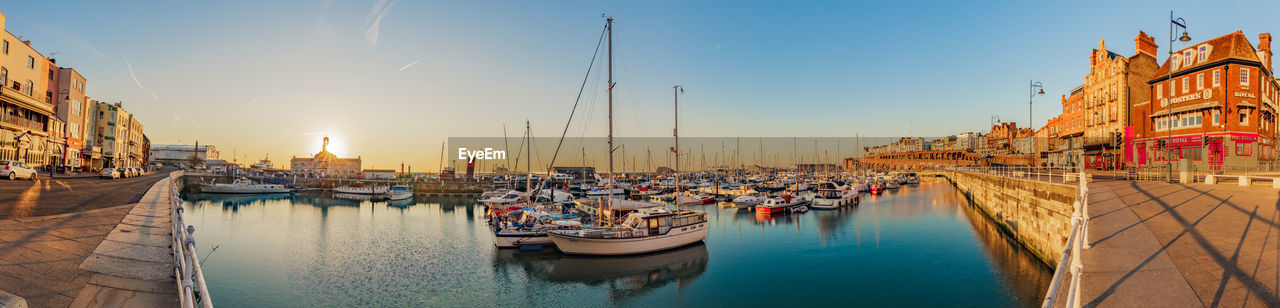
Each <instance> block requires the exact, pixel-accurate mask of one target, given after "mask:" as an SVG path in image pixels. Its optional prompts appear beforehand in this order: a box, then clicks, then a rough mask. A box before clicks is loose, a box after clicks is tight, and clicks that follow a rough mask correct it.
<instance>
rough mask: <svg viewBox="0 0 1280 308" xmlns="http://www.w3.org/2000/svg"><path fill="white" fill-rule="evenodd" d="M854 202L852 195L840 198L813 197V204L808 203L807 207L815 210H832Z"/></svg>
mask: <svg viewBox="0 0 1280 308" xmlns="http://www.w3.org/2000/svg"><path fill="white" fill-rule="evenodd" d="M856 203H857V202H856V200H855V199H854V198H852V197H845V198H840V199H825V198H814V199H813V204H810V205H809V207H810V208H813V209H815V210H834V209H837V208H840V207H842V206H848V205H854V204H856Z"/></svg>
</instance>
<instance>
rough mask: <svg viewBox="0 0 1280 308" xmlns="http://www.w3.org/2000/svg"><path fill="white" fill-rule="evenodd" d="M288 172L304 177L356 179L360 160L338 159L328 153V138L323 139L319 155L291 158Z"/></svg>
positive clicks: (357, 158) (358, 173)
mask: <svg viewBox="0 0 1280 308" xmlns="http://www.w3.org/2000/svg"><path fill="white" fill-rule="evenodd" d="M289 170H290V172H293V174H295V175H298V176H305V177H340V178H341V177H356V176H359V175H360V170H361V158H360V157H356V158H340V157H338V156H337V155H334V154H333V153H329V137H324V144H323V145H322V146H321V148H320V153H316V155H314V156H312V157H293V158H292V159H290V160H289Z"/></svg>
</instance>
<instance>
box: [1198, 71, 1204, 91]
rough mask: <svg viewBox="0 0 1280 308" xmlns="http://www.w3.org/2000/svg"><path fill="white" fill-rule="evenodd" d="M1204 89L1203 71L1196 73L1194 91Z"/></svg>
mask: <svg viewBox="0 0 1280 308" xmlns="http://www.w3.org/2000/svg"><path fill="white" fill-rule="evenodd" d="M1203 89H1204V73H1200V74H1196V91H1199V90H1203Z"/></svg>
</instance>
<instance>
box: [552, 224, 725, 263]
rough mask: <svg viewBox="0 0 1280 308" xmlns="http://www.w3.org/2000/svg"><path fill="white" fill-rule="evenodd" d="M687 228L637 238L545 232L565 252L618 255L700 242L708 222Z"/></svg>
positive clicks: (705, 233) (704, 235) (703, 237)
mask: <svg viewBox="0 0 1280 308" xmlns="http://www.w3.org/2000/svg"><path fill="white" fill-rule="evenodd" d="M682 228H684V227H682ZM687 228H692V229H690V230H688V231H683V232H681V231H677V229H672V230H671V231H670V232H667V234H664V235H655V236H646V237H638V238H588V237H577V236H569V235H563V234H556V233H548V234H547V236H549V237H551V241H552V242H554V243H555V245H556V248H559V249H560V251H562V252H564V253H567V254H575V255H597V256H618V255H634V254H642V253H648V252H655V251H662V250H667V249H672V248H676V247H682V246H685V245H689V244H693V243H697V242H701V241H702V240H703V239H706V238H707V223H706V222H702V223H698V224H694V225H691V226H689V227H687Z"/></svg>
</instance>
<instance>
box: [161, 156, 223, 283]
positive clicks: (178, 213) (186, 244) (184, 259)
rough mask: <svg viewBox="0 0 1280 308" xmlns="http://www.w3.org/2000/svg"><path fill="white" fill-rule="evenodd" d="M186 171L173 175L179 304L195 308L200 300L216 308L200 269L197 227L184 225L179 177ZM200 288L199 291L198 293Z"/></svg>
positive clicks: (171, 197) (171, 195)
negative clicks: (179, 192) (197, 252)
mask: <svg viewBox="0 0 1280 308" xmlns="http://www.w3.org/2000/svg"><path fill="white" fill-rule="evenodd" d="M182 174H183V171H175V172H173V173H170V174H169V205H170V209H169V215H170V218H171V222H172V228H173V229H172V234H173V243H172V245H171V246H172V247H173V258H174V274H175V275H176V276H175V277H177V279H176V280H177V283H178V303H179V304H180V305H181V306H182V307H184V308H194V307H195V305H196V302H199V303H200V306H201V307H205V308H212V307H213V299H212V298H211V297H210V296H209V287H208V286H207V285H205V282H204V271H203V270H201V269H200V259H199V257H198V255H197V254H196V238H195V236H194V235H193V233H195V232H196V228H195V226H187V227H186V228H183V227H182V225H183V220H182V198H181V197H179V196H178V179H180V178H182ZM196 290H199V294H196Z"/></svg>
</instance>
